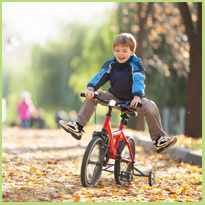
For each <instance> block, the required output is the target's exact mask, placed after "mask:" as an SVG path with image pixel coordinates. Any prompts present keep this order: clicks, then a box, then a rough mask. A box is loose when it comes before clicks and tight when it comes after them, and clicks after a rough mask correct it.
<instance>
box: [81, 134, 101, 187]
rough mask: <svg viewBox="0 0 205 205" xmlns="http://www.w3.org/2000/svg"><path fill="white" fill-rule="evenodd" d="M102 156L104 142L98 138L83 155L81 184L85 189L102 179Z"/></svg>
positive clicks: (94, 139)
mask: <svg viewBox="0 0 205 205" xmlns="http://www.w3.org/2000/svg"><path fill="white" fill-rule="evenodd" d="M102 154H103V140H102V138H101V137H99V136H96V137H94V138H92V140H91V141H90V142H89V144H88V146H87V148H86V150H85V153H84V155H83V160H82V164H81V183H82V185H83V186H84V187H88V186H91V185H95V184H96V182H97V180H98V179H99V178H100V177H101V173H102V165H100V164H99V161H100V158H101V156H102ZM90 165H91V166H90ZM92 165H94V166H92Z"/></svg>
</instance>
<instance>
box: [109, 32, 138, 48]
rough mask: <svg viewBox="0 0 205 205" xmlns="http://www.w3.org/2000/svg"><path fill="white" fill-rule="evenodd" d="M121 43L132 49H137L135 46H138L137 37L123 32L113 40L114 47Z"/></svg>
mask: <svg viewBox="0 0 205 205" xmlns="http://www.w3.org/2000/svg"><path fill="white" fill-rule="evenodd" d="M119 45H122V46H128V47H129V48H130V50H131V51H135V48H136V46H137V42H136V40H135V37H134V36H133V35H132V34H130V33H121V34H119V35H118V36H117V37H116V38H115V40H114V42H113V49H114V48H115V47H116V46H119Z"/></svg>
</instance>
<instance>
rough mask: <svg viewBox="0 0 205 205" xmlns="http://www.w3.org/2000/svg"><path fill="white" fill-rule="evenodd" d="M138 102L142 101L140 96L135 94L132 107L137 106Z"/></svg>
mask: <svg viewBox="0 0 205 205" xmlns="http://www.w3.org/2000/svg"><path fill="white" fill-rule="evenodd" d="M138 103H141V100H140V97H139V96H135V97H134V99H133V100H132V101H131V103H130V107H134V108H136V107H137V104H138Z"/></svg>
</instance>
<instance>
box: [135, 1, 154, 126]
mask: <svg viewBox="0 0 205 205" xmlns="http://www.w3.org/2000/svg"><path fill="white" fill-rule="evenodd" d="M138 4H139V11H138V13H139V20H140V22H139V27H140V30H139V32H138V38H137V51H136V53H137V56H138V57H140V58H141V59H142V60H143V40H144V36H145V33H146V32H145V27H144V26H145V24H146V22H147V17H148V14H149V12H150V9H151V5H152V3H151V2H150V3H149V4H148V6H147V11H146V16H145V17H144V18H142V17H141V16H140V14H141V11H142V3H138ZM136 129H137V130H145V124H144V115H143V114H141V113H138V116H137V118H136Z"/></svg>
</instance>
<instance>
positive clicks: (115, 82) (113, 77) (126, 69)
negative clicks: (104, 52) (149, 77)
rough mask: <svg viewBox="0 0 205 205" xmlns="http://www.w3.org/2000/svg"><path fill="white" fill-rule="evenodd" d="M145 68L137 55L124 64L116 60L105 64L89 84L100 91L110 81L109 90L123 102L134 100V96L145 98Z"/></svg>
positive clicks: (88, 85) (113, 59)
mask: <svg viewBox="0 0 205 205" xmlns="http://www.w3.org/2000/svg"><path fill="white" fill-rule="evenodd" d="M144 72H145V68H144V65H143V63H142V61H141V59H140V58H138V57H137V56H136V55H133V56H131V58H130V59H129V60H128V61H127V62H125V63H124V64H120V63H118V62H117V60H116V59H115V58H112V59H110V60H109V61H107V62H105V63H104V65H103V66H102V69H101V71H100V72H99V73H98V74H97V75H95V76H94V77H93V78H92V80H91V81H90V82H89V83H88V84H87V87H93V88H94V90H95V91H96V90H98V89H99V88H100V87H101V86H103V85H104V84H105V83H106V82H107V81H108V80H109V81H110V85H111V87H110V88H109V89H108V91H109V92H110V93H112V94H113V95H114V96H115V97H117V98H118V99H121V100H132V99H133V98H134V96H139V97H144V96H145V93H144V90H145V84H144V80H145V74H144Z"/></svg>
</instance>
